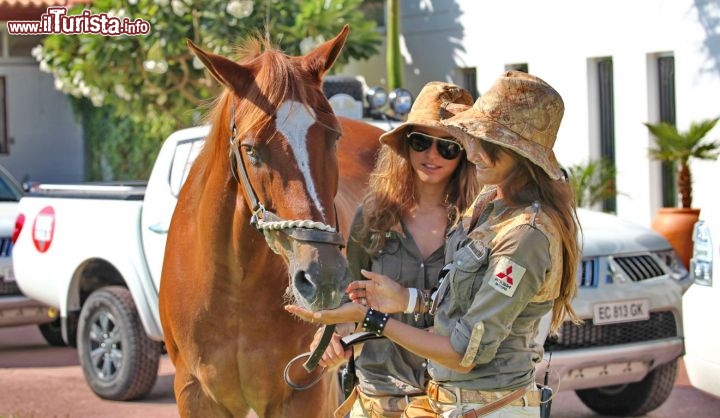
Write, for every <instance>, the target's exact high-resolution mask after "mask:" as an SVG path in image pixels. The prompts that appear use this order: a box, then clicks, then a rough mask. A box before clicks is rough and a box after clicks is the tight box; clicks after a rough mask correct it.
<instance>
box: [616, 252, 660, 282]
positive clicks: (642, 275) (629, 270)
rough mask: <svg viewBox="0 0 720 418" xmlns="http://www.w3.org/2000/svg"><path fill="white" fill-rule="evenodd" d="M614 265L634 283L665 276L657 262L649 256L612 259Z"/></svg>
mask: <svg viewBox="0 0 720 418" xmlns="http://www.w3.org/2000/svg"><path fill="white" fill-rule="evenodd" d="M613 260H615V263H617V265H618V266H620V268H621V269H622V270H623V271H624V272H625V274H627V276H628V277H629V278H630V279H631V280H632V281H634V282H639V281H642V280H645V279H651V278H653V277H658V276H662V275H663V274H665V272H664V271H663V269H662V268H661V267H660V265H659V264H658V262H657V261H656V260H655V259H654V258H653V257H651V256H649V255H647V254H646V255H636V256H631V257H613Z"/></svg>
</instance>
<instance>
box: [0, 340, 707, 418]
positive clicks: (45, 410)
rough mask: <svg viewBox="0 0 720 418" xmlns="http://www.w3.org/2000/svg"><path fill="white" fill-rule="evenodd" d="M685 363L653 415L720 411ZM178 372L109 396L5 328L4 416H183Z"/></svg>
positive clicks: (66, 361) (573, 401)
mask: <svg viewBox="0 0 720 418" xmlns="http://www.w3.org/2000/svg"><path fill="white" fill-rule="evenodd" d="M680 364H681V369H680V373H679V375H678V379H677V382H676V384H675V388H674V389H673V393H672V395H671V396H670V398H669V399H668V401H667V402H666V403H665V404H663V405H662V406H661V407H660V408H658V409H657V410H655V411H653V412H652V413H650V414H648V415H647V417H648V418H677V417H703V418H704V417H720V412H718V411H720V399H717V398H713V397H711V396H709V395H707V394H704V393H702V392H699V391H698V390H696V389H694V388H693V387H692V386H690V384H689V382H688V379H687V375H686V374H685V369H684V368H683V367H682V362H681V363H680ZM173 376H174V369H173V366H172V364H171V363H170V361H169V360H168V359H167V358H163V359H162V361H161V366H160V373H159V376H158V380H157V383H156V384H155V387H154V388H153V390H152V392H151V393H150V395H149V396H148V397H147V398H145V399H143V400H141V401H137V402H113V401H105V400H102V399H100V398H98V397H97V396H96V395H95V394H94V393H92V391H91V390H90V389H89V388H88V386H87V384H86V383H85V379H84V377H83V374H82V371H81V370H80V366H79V365H78V361H77V354H76V352H75V350H74V349H70V348H58V347H49V346H48V345H47V344H46V343H45V341H44V340H43V338H42V336H41V335H40V333H39V331H38V330H37V327H35V326H27V327H15V328H0V418H135V417H138V418H140V417H142V418H145V417H150V418H178V413H177V410H176V406H175V399H174V396H173V391H172V379H173ZM552 412H553V413H552V416H553V418H597V417H600V416H599V415H596V414H594V413H593V412H592V411H591V410H589V409H588V408H587V407H585V406H584V405H583V404H582V403H581V402H580V400H579V399H578V397H577V396H576V395H575V393H573V392H561V393H559V394H558V395H557V397H556V398H555V400H554V401H553V406H552ZM248 418H256V417H255V415H251V416H249V417H248ZM308 418H314V417H308Z"/></svg>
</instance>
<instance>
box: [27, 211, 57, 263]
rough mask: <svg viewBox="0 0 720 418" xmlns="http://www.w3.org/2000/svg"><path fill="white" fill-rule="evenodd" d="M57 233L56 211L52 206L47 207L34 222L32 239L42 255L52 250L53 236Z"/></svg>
mask: <svg viewBox="0 0 720 418" xmlns="http://www.w3.org/2000/svg"><path fill="white" fill-rule="evenodd" d="M54 233H55V210H54V209H53V208H52V206H46V207H44V208H42V210H41V211H40V212H39V213H38V215H37V217H35V222H33V229H32V239H33V242H34V243H35V248H37V250H38V251H40V252H41V253H44V252H45V251H47V250H48V248H50V244H52V239H53V234H54Z"/></svg>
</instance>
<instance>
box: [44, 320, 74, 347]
mask: <svg viewBox="0 0 720 418" xmlns="http://www.w3.org/2000/svg"><path fill="white" fill-rule="evenodd" d="M38 328H39V329H40V333H41V334H42V336H43V338H45V341H47V343H48V344H50V345H51V346H53V347H65V346H66V345H67V344H65V341H64V340H63V337H62V326H61V325H60V318H56V319H55V320H54V321H52V322H48V323H46V324H40V325H38Z"/></svg>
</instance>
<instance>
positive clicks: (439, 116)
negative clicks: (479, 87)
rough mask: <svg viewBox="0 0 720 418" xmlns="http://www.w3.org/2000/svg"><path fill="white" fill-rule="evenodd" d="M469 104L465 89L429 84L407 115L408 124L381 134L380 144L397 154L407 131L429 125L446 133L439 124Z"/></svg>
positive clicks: (470, 102) (445, 84)
mask: <svg viewBox="0 0 720 418" xmlns="http://www.w3.org/2000/svg"><path fill="white" fill-rule="evenodd" d="M472 103H473V98H472V95H471V94H470V92H468V91H467V90H465V89H464V88H462V87H460V86H456V85H455V84H450V83H444V82H440V81H431V82H429V83H427V84H426V85H425V86H424V87H423V88H422V90H420V94H418V96H417V99H416V100H415V103H413V105H412V108H411V109H410V113H408V118H407V121H405V122H404V123H402V124H400V125H398V126H397V127H395V129H393V130H391V131H388V132H386V133H384V134H383V135H382V136H381V137H380V142H381V143H382V144H386V145H388V146H389V147H391V148H392V149H393V150H394V151H395V152H399V151H400V149H401V147H400V146H401V144H402V143H403V141H405V137H406V135H407V132H408V131H409V130H410V129H411V128H412V127H413V126H416V125H419V126H429V127H433V128H441V129H444V130H447V129H446V128H445V126H444V125H443V124H442V123H441V122H440V121H441V120H443V119H447V118H450V117H452V116H454V115H455V114H456V113H458V112H460V111H462V110H466V109H468V107H469V106H471V105H472Z"/></svg>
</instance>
